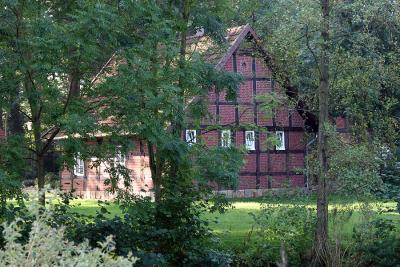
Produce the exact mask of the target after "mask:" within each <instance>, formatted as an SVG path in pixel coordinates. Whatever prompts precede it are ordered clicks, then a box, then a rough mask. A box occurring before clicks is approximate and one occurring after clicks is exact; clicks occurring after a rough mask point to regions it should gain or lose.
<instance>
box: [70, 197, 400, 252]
mask: <svg viewBox="0 0 400 267" xmlns="http://www.w3.org/2000/svg"><path fill="white" fill-rule="evenodd" d="M263 201H264V202H265V201H266V202H268V203H273V204H280V205H285V206H288V207H290V206H293V204H294V203H302V204H305V205H307V206H309V207H312V208H315V207H316V204H315V203H316V200H315V197H310V198H308V197H307V198H306V197H303V198H293V199H289V198H280V199H276V198H267V199H264V200H262V199H238V200H233V207H234V208H233V209H229V210H227V211H226V212H225V213H223V214H219V213H213V214H205V217H206V218H207V219H210V220H212V221H213V222H212V223H211V228H212V229H213V230H214V232H215V234H216V235H217V236H218V237H219V238H220V239H221V241H222V244H223V246H224V247H229V248H235V247H237V246H240V245H241V244H242V243H243V242H244V240H245V238H246V237H247V236H248V233H249V231H250V230H251V228H252V225H253V218H252V216H251V215H250V213H253V214H259V212H260V207H261V202H263ZM363 203H364V202H359V201H356V200H353V199H351V198H344V197H337V196H335V197H332V198H331V199H330V210H333V209H335V208H336V209H337V210H339V211H340V210H343V209H346V208H349V207H352V209H353V210H354V212H353V215H352V216H351V218H350V219H349V220H348V221H346V223H344V224H343V225H340V226H339V227H338V228H339V229H340V231H341V232H342V233H343V234H344V235H350V234H351V233H352V229H353V226H354V225H356V224H358V223H360V222H361V221H362V216H361V209H362V208H361V207H362V205H363ZM369 203H370V204H371V205H372V207H373V209H374V210H375V211H378V210H381V209H382V210H383V211H384V212H383V213H382V214H381V215H378V216H381V217H385V218H390V219H395V220H399V222H400V215H399V214H398V213H395V212H387V210H389V209H394V208H395V206H396V203H395V202H383V201H376V200H375V201H369ZM72 204H76V206H75V207H73V210H74V211H76V212H79V213H82V214H87V215H95V214H96V211H97V210H98V209H99V207H98V204H97V201H96V200H75V201H73V203H72ZM108 210H109V211H110V212H111V214H110V216H113V215H120V214H121V211H120V210H119V207H118V205H117V204H115V203H110V205H109V207H108ZM399 225H400V224H399ZM330 227H331V228H332V227H333V224H332V222H331V225H330ZM399 230H400V229H399Z"/></svg>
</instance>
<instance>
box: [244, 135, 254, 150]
mask: <svg viewBox="0 0 400 267" xmlns="http://www.w3.org/2000/svg"><path fill="white" fill-rule="evenodd" d="M249 134H250V135H252V140H250V139H248V138H247V136H248V135H249ZM244 138H245V144H246V149H247V150H256V133H255V132H254V131H245V132H244Z"/></svg>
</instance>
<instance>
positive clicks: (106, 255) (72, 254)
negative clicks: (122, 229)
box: [0, 207, 137, 266]
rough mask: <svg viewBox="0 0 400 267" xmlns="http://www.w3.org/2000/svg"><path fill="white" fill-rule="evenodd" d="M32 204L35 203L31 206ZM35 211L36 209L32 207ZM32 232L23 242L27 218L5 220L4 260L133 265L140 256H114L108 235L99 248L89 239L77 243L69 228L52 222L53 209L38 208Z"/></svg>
mask: <svg viewBox="0 0 400 267" xmlns="http://www.w3.org/2000/svg"><path fill="white" fill-rule="evenodd" d="M31 208H32V207H31ZM31 211H32V209H31ZM38 211H39V209H38V208H37V207H36V214H34V217H35V218H34V220H33V222H30V223H32V227H31V229H30V231H29V232H28V235H29V236H28V240H27V241H26V242H23V243H21V237H22V236H23V235H26V233H23V232H22V231H21V227H20V225H24V224H26V223H27V222H26V221H24V220H23V219H15V220H14V221H13V222H11V223H9V224H4V230H3V235H4V239H5V243H6V245H5V249H4V250H1V251H0V262H1V263H2V264H5V265H10V266H48V265H54V266H132V264H133V263H134V262H135V261H136V260H137V259H135V258H133V257H132V256H130V255H128V257H126V258H123V257H119V256H114V255H113V251H114V242H113V240H112V238H111V237H110V236H109V237H105V242H103V243H99V244H98V246H99V248H91V247H90V246H89V244H88V243H87V242H83V243H79V244H75V243H74V242H71V241H67V240H66V239H65V237H64V234H65V228H64V227H61V228H53V227H51V226H50V225H49V224H48V221H49V219H50V218H51V217H52V216H53V214H52V213H51V211H49V210H46V211H44V212H40V213H39V212H38Z"/></svg>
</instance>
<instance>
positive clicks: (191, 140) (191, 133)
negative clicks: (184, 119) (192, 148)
mask: <svg viewBox="0 0 400 267" xmlns="http://www.w3.org/2000/svg"><path fill="white" fill-rule="evenodd" d="M196 134H197V133H196V130H186V142H187V143H188V144H189V145H191V144H195V143H196Z"/></svg>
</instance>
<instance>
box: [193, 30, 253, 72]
mask: <svg viewBox="0 0 400 267" xmlns="http://www.w3.org/2000/svg"><path fill="white" fill-rule="evenodd" d="M249 35H251V37H253V38H256V39H258V36H257V34H256V33H255V32H254V30H253V28H252V27H251V26H250V24H246V25H242V26H238V27H233V28H229V29H227V31H226V36H225V40H226V45H225V46H223V44H222V48H221V44H217V43H215V42H214V41H213V40H212V39H211V38H210V37H209V36H206V35H204V32H203V31H202V32H199V33H197V34H195V35H193V36H190V37H188V39H187V43H188V50H189V51H191V52H199V53H204V54H205V57H206V58H207V60H208V61H209V62H212V63H214V64H215V68H216V69H218V70H220V69H222V68H223V66H224V65H225V64H226V62H227V61H228V60H229V58H230V57H231V56H232V54H233V53H234V52H235V51H236V50H237V49H238V47H239V46H240V44H241V43H242V41H243V40H244V39H245V38H246V37H248V36H249Z"/></svg>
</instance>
